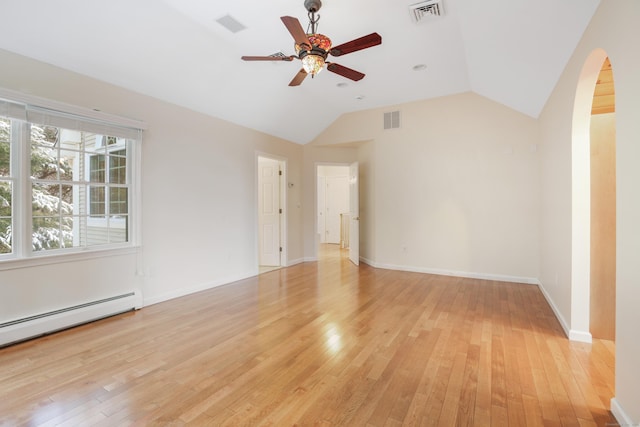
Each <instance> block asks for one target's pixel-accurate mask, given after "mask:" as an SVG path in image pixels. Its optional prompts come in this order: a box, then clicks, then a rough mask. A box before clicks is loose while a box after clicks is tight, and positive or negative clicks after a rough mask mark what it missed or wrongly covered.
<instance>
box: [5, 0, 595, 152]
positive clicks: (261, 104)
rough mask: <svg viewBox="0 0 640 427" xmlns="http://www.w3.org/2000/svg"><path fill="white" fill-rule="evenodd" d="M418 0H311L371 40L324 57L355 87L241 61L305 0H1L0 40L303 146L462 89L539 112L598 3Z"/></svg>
mask: <svg viewBox="0 0 640 427" xmlns="http://www.w3.org/2000/svg"><path fill="white" fill-rule="evenodd" d="M418 2H419V0H350V1H345V0H324V1H323V5H322V9H321V10H320V12H319V14H320V16H321V19H320V23H319V28H318V31H319V32H320V33H322V34H325V35H327V36H329V37H330V38H331V39H332V41H333V44H334V45H338V44H342V43H345V42H347V41H350V40H352V39H354V38H357V37H360V36H363V35H366V34H369V33H372V32H377V33H379V34H380V35H381V36H382V45H380V46H376V47H372V48H370V49H366V50H362V51H359V52H354V53H351V54H348V55H344V56H341V57H339V58H333V59H332V61H333V62H337V63H339V64H341V65H344V66H346V67H349V68H353V69H355V70H358V71H360V72H363V73H365V74H366V77H365V78H364V79H363V80H361V81H359V82H352V81H351V80H348V79H345V78H344V77H341V76H339V75H336V74H334V73H331V72H328V71H326V70H325V71H323V72H322V73H320V74H319V75H318V76H316V77H315V78H314V79H311V78H307V79H306V80H305V81H304V82H303V84H302V85H301V86H298V87H289V86H288V83H289V81H291V79H292V78H293V77H294V75H295V74H296V73H297V71H298V70H299V69H300V63H299V62H297V61H294V62H285V61H282V62H245V61H242V60H240V56H242V55H270V54H273V53H276V52H283V53H284V54H286V55H291V54H293V53H295V52H294V49H293V40H292V37H291V35H290V34H289V32H288V31H287V30H286V28H285V26H284V25H283V24H282V22H281V21H280V17H281V16H284V15H290V16H295V17H297V18H298V19H299V20H300V22H301V24H302V26H303V27H304V28H305V29H306V27H307V23H308V18H307V12H306V10H305V9H304V6H303V0H263V1H257V0H206V1H205V0H94V1H86V0H56V1H55V2H53V1H50V0H5V1H3V2H2V3H3V7H2V15H3V16H2V18H3V19H2V21H3V24H2V26H0V48H2V49H6V50H8V51H12V52H15V53H19V54H22V55H25V56H29V57H32V58H35V59H38V60H41V61H44V62H47V63H50V64H53V65H56V66H59V67H62V68H65V69H68V70H72V71H75V72H78V73H81V74H85V75H88V76H91V77H94V78H97V79H99V80H103V81H106V82H109V83H112V84H115V85H118V86H122V87H125V88H127V89H130V90H133V91H136V92H139V93H142V94H146V95H150V96H153V97H155V98H159V99H162V100H165V101H168V102H171V103H174V104H178V105H181V106H184V107H187V108H190V109H192V110H196V111H199V112H202V113H205V114H209V115H211V116H215V117H218V118H222V119H225V120H228V121H230V122H233V123H237V124H240V125H243V126H246V127H249V128H252V129H256V130H259V131H262V132H266V133H268V134H271V135H275V136H278V137H281V138H284V139H287V140H290V141H294V142H297V143H300V144H305V143H307V142H309V141H311V140H313V139H314V138H315V137H316V136H317V135H318V134H319V133H320V132H321V131H322V130H323V129H325V128H326V127H327V126H329V125H330V124H331V123H332V122H333V121H334V120H335V119H336V118H337V117H339V116H340V115H341V114H343V113H346V112H351V111H357V110H363V109H369V108H375V107H384V106H390V105H396V104H401V103H404V102H410V101H415V100H420V99H428V98H434V97H439V96H445V95H450V94H455V93H460V92H466V91H473V92H475V93H478V94H480V95H482V96H485V97H487V98H489V99H492V100H494V101H496V102H499V103H502V104H504V105H506V106H508V107H511V108H513V109H515V110H517V111H520V112H522V113H524V114H527V115H529V116H532V117H537V116H538V115H539V113H540V112H541V110H542V108H543V107H544V104H545V102H546V101H547V98H548V97H549V95H550V93H551V91H552V90H553V88H554V86H555V84H556V82H557V80H558V78H559V76H560V74H561V72H562V70H563V69H564V66H565V65H566V63H567V62H568V60H569V57H570V55H571V53H572V52H573V50H574V48H575V46H576V45H577V43H578V41H579V39H580V37H581V36H582V33H583V32H584V29H585V28H586V26H587V24H588V22H589V20H590V19H591V17H592V15H593V13H594V12H595V9H596V8H597V6H598V4H599V2H600V0H535V1H533V0H482V1H479V0H442V3H443V9H444V16H441V17H430V18H427V19H423V20H422V21H421V22H419V23H415V22H414V21H413V19H412V17H411V14H410V12H409V8H408V6H409V5H411V4H414V3H418ZM225 15H230V16H232V17H233V18H234V19H235V20H237V21H238V22H240V23H241V24H243V25H244V26H246V29H244V30H242V31H239V32H237V33H232V32H231V31H229V30H227V29H226V28H225V27H223V26H222V25H220V24H219V23H218V22H217V21H216V20H217V19H219V18H221V17H223V16H225ZM418 64H424V65H426V69H423V70H418V71H414V70H413V67H414V66H415V65H418ZM339 83H347V85H346V86H344V87H341V86H338V84H339ZM99 102H100V100H96V105H95V106H92V107H95V108H99V107H100V106H99Z"/></svg>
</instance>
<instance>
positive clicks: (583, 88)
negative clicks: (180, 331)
mask: <svg viewBox="0 0 640 427" xmlns="http://www.w3.org/2000/svg"><path fill="white" fill-rule="evenodd" d="M607 80H608V81H607ZM614 112H615V93H614V89H613V70H612V68H611V65H610V62H609V60H608V57H607V54H606V52H605V51H604V50H602V49H596V50H594V51H593V52H592V53H591V54H590V55H589V57H588V58H587V60H586V61H585V65H584V67H583V69H582V72H581V74H580V79H579V82H578V87H577V90H576V98H575V104H574V114H573V127H572V171H571V175H572V253H571V257H572V260H571V261H572V262H571V264H572V267H571V270H572V271H571V273H572V283H571V330H572V336H571V339H575V340H579V341H588V342H590V341H591V339H592V337H595V338H604V339H610V340H613V339H614V337H615V117H614Z"/></svg>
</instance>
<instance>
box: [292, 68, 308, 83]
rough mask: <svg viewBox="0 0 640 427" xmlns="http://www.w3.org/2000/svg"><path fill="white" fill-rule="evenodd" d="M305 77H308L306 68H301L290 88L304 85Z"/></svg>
mask: <svg viewBox="0 0 640 427" xmlns="http://www.w3.org/2000/svg"><path fill="white" fill-rule="evenodd" d="M305 77H307V72H306V71H305V70H304V68H300V71H298V74H296V76H295V77H294V78H293V80H291V82H290V83H289V86H300V83H302V81H303V80H304V78H305Z"/></svg>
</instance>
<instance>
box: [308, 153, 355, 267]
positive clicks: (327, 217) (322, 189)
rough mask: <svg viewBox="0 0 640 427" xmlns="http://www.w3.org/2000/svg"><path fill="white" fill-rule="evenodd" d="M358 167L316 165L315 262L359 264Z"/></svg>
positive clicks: (351, 165) (350, 165)
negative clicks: (340, 259)
mask: <svg viewBox="0 0 640 427" xmlns="http://www.w3.org/2000/svg"><path fill="white" fill-rule="evenodd" d="M358 200H359V196H358V164H357V163H352V164H318V165H316V207H317V210H316V229H317V242H318V247H317V253H318V259H323V258H327V257H332V258H344V259H348V260H351V262H353V263H354V264H356V265H358V263H359V247H360V242H359V231H360V224H359V221H360V218H359V208H358V206H359V203H358Z"/></svg>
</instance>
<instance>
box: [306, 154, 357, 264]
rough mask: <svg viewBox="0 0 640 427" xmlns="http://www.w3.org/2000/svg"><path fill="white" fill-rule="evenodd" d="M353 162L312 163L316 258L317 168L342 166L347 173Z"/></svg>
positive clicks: (317, 240) (318, 243)
mask: <svg viewBox="0 0 640 427" xmlns="http://www.w3.org/2000/svg"><path fill="white" fill-rule="evenodd" d="M352 163H353V162H315V165H314V173H313V181H314V183H313V188H314V198H313V208H314V209H313V238H314V241H315V246H314V248H315V251H316V256H315V258H316V260H317V259H319V257H320V236H319V235H318V196H319V195H318V172H319V170H318V168H319V167H320V166H342V167H345V168H346V169H347V174H348V173H349V172H348V171H349V166H350V165H351V164H352Z"/></svg>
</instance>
